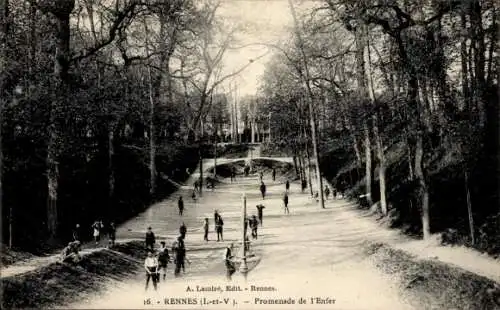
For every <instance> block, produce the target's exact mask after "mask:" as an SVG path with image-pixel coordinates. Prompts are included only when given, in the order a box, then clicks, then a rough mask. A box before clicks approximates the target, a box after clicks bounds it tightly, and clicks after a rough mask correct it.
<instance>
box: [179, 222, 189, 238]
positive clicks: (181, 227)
mask: <svg viewBox="0 0 500 310" xmlns="http://www.w3.org/2000/svg"><path fill="white" fill-rule="evenodd" d="M179 233H180V234H181V236H182V239H185V238H186V233H187V228H186V224H184V222H182V224H181V226H180V227H179Z"/></svg>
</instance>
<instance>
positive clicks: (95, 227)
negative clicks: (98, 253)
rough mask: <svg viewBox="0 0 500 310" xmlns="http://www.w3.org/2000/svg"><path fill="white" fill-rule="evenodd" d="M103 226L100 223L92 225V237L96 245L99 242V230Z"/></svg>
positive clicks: (96, 222)
mask: <svg viewBox="0 0 500 310" xmlns="http://www.w3.org/2000/svg"><path fill="white" fill-rule="evenodd" d="M103 226H104V225H103V224H102V221H95V222H94V224H92V229H93V230H94V232H93V236H94V241H95V244H96V245H98V244H99V241H101V229H102V228H103Z"/></svg>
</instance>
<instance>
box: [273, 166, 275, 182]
mask: <svg viewBox="0 0 500 310" xmlns="http://www.w3.org/2000/svg"><path fill="white" fill-rule="evenodd" d="M273 181H276V169H275V168H273Z"/></svg>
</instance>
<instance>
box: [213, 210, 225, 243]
mask: <svg viewBox="0 0 500 310" xmlns="http://www.w3.org/2000/svg"><path fill="white" fill-rule="evenodd" d="M215 230H216V231H217V241H224V238H223V237H222V235H223V231H224V221H223V220H222V217H221V216H220V215H219V216H218V217H217V221H216V222H215Z"/></svg>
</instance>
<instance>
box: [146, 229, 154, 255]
mask: <svg viewBox="0 0 500 310" xmlns="http://www.w3.org/2000/svg"><path fill="white" fill-rule="evenodd" d="M155 243H156V237H155V234H154V233H153V230H152V229H151V227H148V231H147V232H146V248H148V249H150V250H151V251H153V250H154V248H155Z"/></svg>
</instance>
